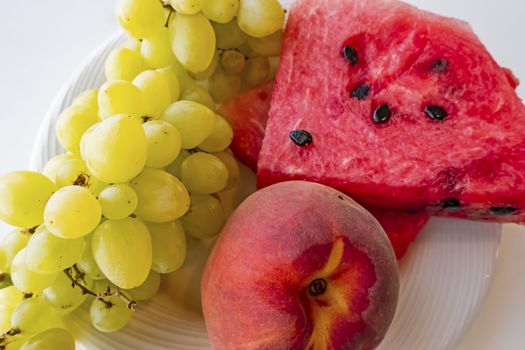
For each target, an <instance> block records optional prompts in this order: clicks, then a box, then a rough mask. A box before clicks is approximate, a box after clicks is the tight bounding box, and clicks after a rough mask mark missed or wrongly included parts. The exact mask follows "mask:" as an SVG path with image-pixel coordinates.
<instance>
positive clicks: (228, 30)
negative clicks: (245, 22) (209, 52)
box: [212, 19, 248, 50]
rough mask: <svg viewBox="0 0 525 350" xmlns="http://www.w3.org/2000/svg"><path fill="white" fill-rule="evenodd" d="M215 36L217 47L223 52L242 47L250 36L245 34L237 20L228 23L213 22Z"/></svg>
mask: <svg viewBox="0 0 525 350" xmlns="http://www.w3.org/2000/svg"><path fill="white" fill-rule="evenodd" d="M212 24H213V29H214V30H215V36H216V38H217V47H218V48H219V49H222V50H231V49H236V48H238V47H240V46H241V45H242V44H244V42H245V41H246V39H247V38H248V36H247V35H246V33H244V32H243V31H242V30H241V28H239V25H238V24H237V21H236V20H235V19H233V20H231V21H230V22H228V23H224V24H222V23H216V22H212Z"/></svg>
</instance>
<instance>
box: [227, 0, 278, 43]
mask: <svg viewBox="0 0 525 350" xmlns="http://www.w3.org/2000/svg"><path fill="white" fill-rule="evenodd" d="M237 23H238V24H239V27H240V28H241V29H242V30H243V31H244V32H245V33H247V34H248V35H250V36H253V37H256V38H262V37H263V36H267V35H270V34H273V33H275V32H276V31H278V30H279V29H281V28H282V27H283V25H284V10H283V7H282V6H281V4H280V3H279V1H278V0H239V13H238V14H237Z"/></svg>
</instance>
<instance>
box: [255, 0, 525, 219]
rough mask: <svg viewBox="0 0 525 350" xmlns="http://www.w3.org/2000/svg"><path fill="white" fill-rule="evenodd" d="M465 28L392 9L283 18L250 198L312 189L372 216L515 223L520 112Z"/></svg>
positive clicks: (320, 6)
mask: <svg viewBox="0 0 525 350" xmlns="http://www.w3.org/2000/svg"><path fill="white" fill-rule="evenodd" d="M515 85H516V81H515V80H513V79H512V78H511V76H510V75H509V72H508V70H505V69H503V68H501V67H500V66H499V65H498V64H497V63H496V61H495V60H494V59H493V58H492V57H491V55H490V54H489V52H488V51H487V49H486V48H485V47H484V46H483V44H482V43H481V42H480V40H479V39H478V37H477V36H476V35H475V34H474V33H473V32H472V30H471V28H470V26H469V25H468V24H466V23H465V22H462V21H459V20H455V19H450V18H445V17H442V16H438V15H435V14H432V13H429V12H425V11H422V10H419V9H417V8H415V7H412V6H410V5H407V4H405V3H402V2H399V1H395V0H340V1H331V0H330V1H329V0H302V1H296V2H295V3H294V5H293V6H292V7H291V9H290V12H289V18H288V24H287V27H286V32H285V37H284V42H283V50H282V53H281V61H280V65H279V71H278V73H277V77H276V82H275V86H274V91H273V97H272V106H271V109H270V114H269V119H268V124H267V127H266V132H265V138H264V142H263V146H262V150H261V153H260V155H259V162H258V180H259V185H260V186H261V187H264V186H267V185H269V184H272V183H275V182H278V181H283V180H293V179H306V180H311V181H316V182H321V183H324V184H327V185H329V186H332V187H334V188H337V189H339V190H341V191H343V192H345V193H348V194H350V195H351V196H352V197H353V198H355V200H357V201H358V202H359V203H361V204H363V205H365V206H369V207H378V208H384V209H399V210H421V209H426V210H427V211H429V212H430V213H432V214H436V215H444V216H454V217H466V218H469V219H478V220H488V221H497V222H523V221H524V220H525V173H524V172H523V169H524V168H525V128H522V127H518V126H520V125H524V124H525V106H524V105H523V103H522V102H521V100H520V99H519V97H518V96H517V95H516V93H515V91H514V87H515Z"/></svg>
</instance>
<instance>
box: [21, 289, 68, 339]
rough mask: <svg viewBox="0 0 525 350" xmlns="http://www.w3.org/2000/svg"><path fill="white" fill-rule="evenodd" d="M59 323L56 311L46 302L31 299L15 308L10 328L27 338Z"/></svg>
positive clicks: (44, 300) (41, 299)
mask: <svg viewBox="0 0 525 350" xmlns="http://www.w3.org/2000/svg"><path fill="white" fill-rule="evenodd" d="M59 321H60V319H59V315H58V313H57V311H56V310H55V308H54V307H53V305H52V304H51V303H50V302H49V301H48V300H46V299H43V298H35V297H33V298H30V299H26V300H24V301H22V302H21V303H20V304H19V305H18V306H17V307H16V308H15V311H14V312H13V316H12V317H11V326H12V327H13V328H16V329H18V330H19V331H20V333H21V334H23V335H26V336H27V335H32V334H36V333H40V332H43V331H45V330H48V329H51V328H54V327H55V326H56V325H57V324H58V323H59Z"/></svg>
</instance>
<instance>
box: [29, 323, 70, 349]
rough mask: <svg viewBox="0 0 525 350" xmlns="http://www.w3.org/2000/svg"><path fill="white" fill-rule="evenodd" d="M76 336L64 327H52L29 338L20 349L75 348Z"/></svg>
mask: <svg viewBox="0 0 525 350" xmlns="http://www.w3.org/2000/svg"><path fill="white" fill-rule="evenodd" d="M75 347H76V346H75V338H73V335H71V333H69V332H68V331H66V330H65V329H63V328H52V329H48V330H46V331H43V332H41V333H38V334H37V335H35V336H34V337H32V338H31V339H29V340H27V341H26V342H25V343H24V344H23V345H22V347H21V348H20V350H52V349H57V350H58V349H59V350H75Z"/></svg>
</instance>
